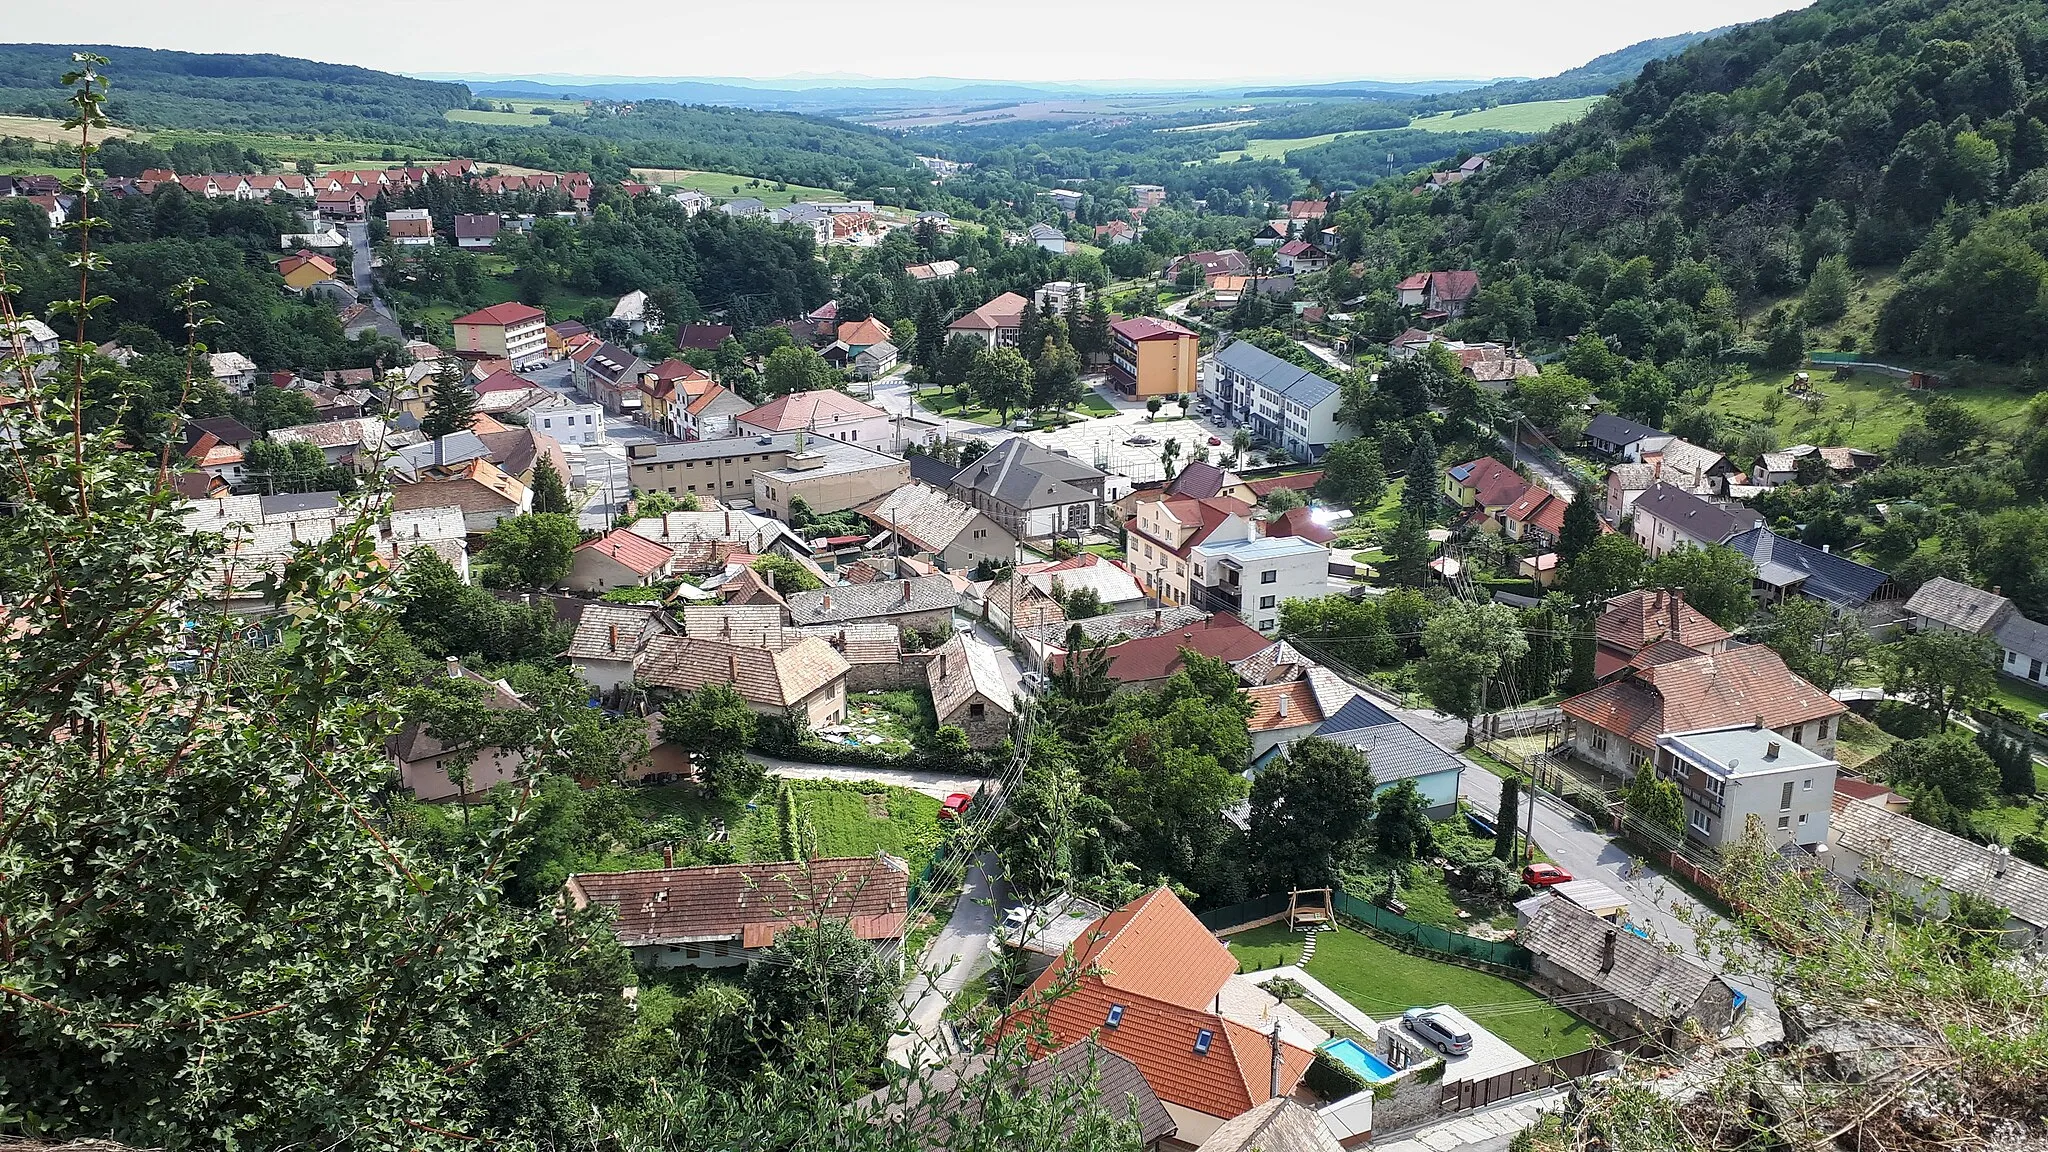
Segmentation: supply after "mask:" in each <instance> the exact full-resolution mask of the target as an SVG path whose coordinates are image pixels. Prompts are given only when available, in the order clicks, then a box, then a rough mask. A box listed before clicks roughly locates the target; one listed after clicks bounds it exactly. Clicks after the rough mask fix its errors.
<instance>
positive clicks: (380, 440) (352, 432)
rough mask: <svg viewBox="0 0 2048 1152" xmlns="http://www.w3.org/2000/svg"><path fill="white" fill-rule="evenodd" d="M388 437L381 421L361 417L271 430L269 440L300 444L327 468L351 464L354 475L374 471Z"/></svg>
mask: <svg viewBox="0 0 2048 1152" xmlns="http://www.w3.org/2000/svg"><path fill="white" fill-rule="evenodd" d="M389 434H390V432H389V429H387V428H386V427H385V424H384V422H383V421H382V420H378V419H375V418H374V417H368V416H365V417H361V418H358V419H354V420H327V421H323V422H321V423H319V424H294V425H292V426H291V427H289V428H273V429H271V430H270V438H271V439H272V440H275V441H277V442H278V443H280V444H290V443H293V442H294V441H299V442H304V443H307V444H311V445H313V446H314V447H315V448H318V449H320V454H321V455H322V456H323V457H325V458H326V461H327V463H329V464H352V465H354V466H355V468H356V469H357V470H358V471H362V472H369V471H372V470H374V464H375V460H376V457H378V456H379V455H381V454H382V453H383V452H384V448H385V439H386V437H388V436H389Z"/></svg>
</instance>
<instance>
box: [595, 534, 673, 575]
mask: <svg viewBox="0 0 2048 1152" xmlns="http://www.w3.org/2000/svg"><path fill="white" fill-rule="evenodd" d="M585 549H595V550H596V551H597V552H598V553H599V554H601V555H605V556H609V557H611V558H612V559H613V560H616V561H618V562H619V563H621V564H623V565H625V566H626V567H627V568H628V569H630V570H631V571H632V572H634V573H635V574H636V575H640V576H648V575H652V574H653V573H655V572H659V571H661V569H662V567H663V566H664V565H666V564H667V563H668V562H669V561H670V560H671V559H673V558H674V557H675V553H674V552H672V551H670V550H669V548H668V546H667V545H664V544H658V543H656V542H655V541H653V540H649V539H648V538H647V537H645V536H641V535H639V534H638V533H634V532H629V531H627V530H626V529H624V528H618V529H614V530H613V531H611V532H610V533H608V534H606V535H603V536H600V537H598V538H597V539H595V540H588V541H585V542H584V543H582V544H578V545H577V546H576V551H578V552H581V551H584V550H585Z"/></svg>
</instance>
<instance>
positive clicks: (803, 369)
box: [761, 346, 841, 396]
mask: <svg viewBox="0 0 2048 1152" xmlns="http://www.w3.org/2000/svg"><path fill="white" fill-rule="evenodd" d="M840 383H841V377H840V375H839V370H838V369H837V368H834V367H832V365H830V364H828V363H826V362H825V358H824V357H823V356H820V355H818V354H817V353H816V352H813V351H811V350H810V349H809V348H797V347H795V346H791V347H787V348H777V349H776V350H775V351H773V352H770V353H769V354H768V360H767V363H765V364H764V365H762V367H761V387H762V389H763V390H765V391H766V392H767V394H768V395H769V396H788V395H792V394H794V393H797V392H815V391H818V390H820V389H825V388H836V387H838V386H839V384H840Z"/></svg>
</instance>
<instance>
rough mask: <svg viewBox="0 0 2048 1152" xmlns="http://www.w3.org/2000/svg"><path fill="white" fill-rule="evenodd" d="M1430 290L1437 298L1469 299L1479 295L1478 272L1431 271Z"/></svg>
mask: <svg viewBox="0 0 2048 1152" xmlns="http://www.w3.org/2000/svg"><path fill="white" fill-rule="evenodd" d="M1429 278H1430V290H1431V291H1432V292H1434V293H1435V294H1436V297H1437V299H1439V300H1446V301H1448V300H1470V299H1471V298H1472V297H1474V296H1477V295H1479V273H1477V272H1470V271H1462V272H1431V273H1430V274H1429Z"/></svg>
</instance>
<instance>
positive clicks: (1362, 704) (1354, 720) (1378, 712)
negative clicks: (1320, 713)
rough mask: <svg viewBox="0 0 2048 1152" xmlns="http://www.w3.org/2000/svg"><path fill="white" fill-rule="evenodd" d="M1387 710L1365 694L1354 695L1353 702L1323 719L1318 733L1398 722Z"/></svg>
mask: <svg viewBox="0 0 2048 1152" xmlns="http://www.w3.org/2000/svg"><path fill="white" fill-rule="evenodd" d="M1398 723H1400V721H1398V720H1395V719H1394V718H1393V717H1392V716H1391V715H1389V714H1388V713H1387V711H1386V710H1385V709H1383V708H1381V707H1380V706H1379V705H1377V704H1375V703H1373V702H1372V701H1371V700H1368V699H1366V698H1365V697H1363V696H1354V697H1352V698H1351V703H1349V704H1346V705H1344V706H1343V707H1342V708H1339V709H1337V714H1336V715H1334V716H1332V717H1330V718H1329V719H1327V720H1325V721H1323V725H1322V727H1320V728H1318V729H1316V735H1318V736H1328V735H1331V734H1333V733H1337V732H1356V731H1357V730H1359V729H1360V728H1377V727H1379V726H1380V725H1382V724H1398Z"/></svg>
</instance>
